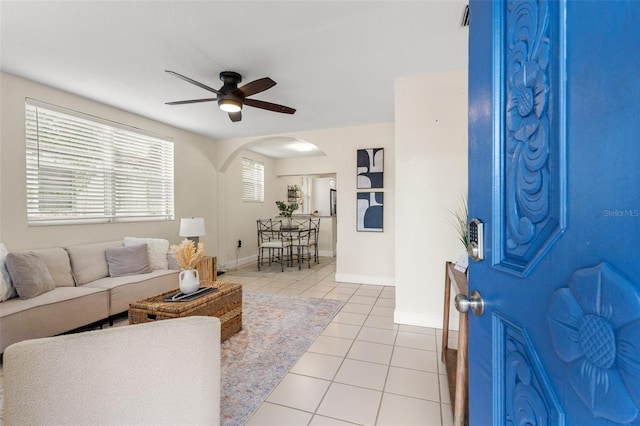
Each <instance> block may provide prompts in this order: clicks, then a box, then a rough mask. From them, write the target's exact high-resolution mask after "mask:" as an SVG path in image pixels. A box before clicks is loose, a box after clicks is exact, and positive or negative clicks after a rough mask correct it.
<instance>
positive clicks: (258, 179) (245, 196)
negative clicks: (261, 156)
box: [242, 158, 264, 202]
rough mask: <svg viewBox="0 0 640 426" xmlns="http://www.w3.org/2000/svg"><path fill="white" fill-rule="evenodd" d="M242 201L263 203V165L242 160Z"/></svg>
mask: <svg viewBox="0 0 640 426" xmlns="http://www.w3.org/2000/svg"><path fill="white" fill-rule="evenodd" d="M242 201H253V202H263V201H264V164H262V163H259V162H257V161H254V160H250V159H248V158H243V159H242Z"/></svg>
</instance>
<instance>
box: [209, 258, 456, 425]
mask: <svg viewBox="0 0 640 426" xmlns="http://www.w3.org/2000/svg"><path fill="white" fill-rule="evenodd" d="M335 270H336V268H335V261H334V260H333V259H330V258H321V259H320V264H319V265H314V266H313V267H312V268H311V269H307V268H306V267H303V268H302V270H300V271H299V270H298V269H297V267H295V268H286V269H285V272H280V265H274V266H272V267H268V266H265V267H264V268H263V270H262V271H258V270H257V267H256V264H255V263H254V264H250V265H246V266H243V267H240V268H238V269H237V270H234V271H228V272H227V273H226V274H224V275H222V276H220V277H219V280H220V281H230V282H237V283H240V284H243V287H244V289H245V290H250V291H257V292H265V293H279V294H289V295H300V296H309V297H320V298H326V299H339V300H343V301H345V305H344V306H343V308H342V309H341V310H340V312H339V313H338V314H337V315H336V316H335V318H334V319H333V321H332V322H331V323H330V324H329V325H328V326H327V327H326V328H325V330H324V331H323V332H322V334H321V335H320V336H319V337H318V338H317V339H316V340H315V341H314V342H313V344H312V345H311V346H310V347H309V349H308V350H307V352H305V353H304V354H303V355H302V357H301V358H300V359H299V360H298V362H297V363H296V364H295V365H294V366H293V367H292V368H291V370H290V371H289V372H288V373H287V374H286V375H285V377H284V378H283V379H282V381H281V382H280V383H279V384H278V385H277V386H276V387H275V388H274V389H273V391H272V392H271V394H270V395H269V396H268V397H267V398H266V400H265V402H263V403H262V405H261V406H260V407H259V408H258V409H257V410H256V412H255V413H254V414H253V415H252V417H251V418H250V419H249V420H248V422H247V423H246V424H247V425H248V426H271V425H273V426H276V425H277V426H283V425H296V426H297V425H311V426H323V425H354V424H356V425H380V426H382V425H392V426H409V425H420V426H431V425H451V424H453V421H452V412H451V405H450V404H451V402H450V398H449V391H448V384H447V376H446V371H445V368H444V364H442V363H441V362H440V357H439V354H440V346H441V344H440V341H441V330H439V329H433V328H424V327H415V326H407V325H399V324H395V323H394V322H393V311H394V307H395V289H394V287H391V286H376V285H365V284H351V283H339V282H335V281H334V276H335ZM455 339H456V333H455V332H451V333H450V342H451V344H454V341H455Z"/></svg>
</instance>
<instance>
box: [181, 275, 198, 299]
mask: <svg viewBox="0 0 640 426" xmlns="http://www.w3.org/2000/svg"><path fill="white" fill-rule="evenodd" d="M199 288H200V275H199V274H198V271H197V270H195V269H186V270H184V271H180V291H181V292H182V293H184V294H189V293H193V292H194V291H196V290H198V289H199Z"/></svg>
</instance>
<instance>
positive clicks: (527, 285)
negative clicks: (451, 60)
mask: <svg viewBox="0 0 640 426" xmlns="http://www.w3.org/2000/svg"><path fill="white" fill-rule="evenodd" d="M469 215H470V218H474V217H475V218H478V219H480V220H481V221H482V222H483V223H484V247H483V248H484V259H483V260H481V261H479V262H471V265H470V268H469V290H470V291H471V290H478V291H479V292H480V293H481V295H482V297H483V299H484V302H485V306H486V307H485V311H484V313H483V314H482V315H481V316H475V315H472V314H469V315H470V316H469V404H470V405H469V411H470V423H471V424H472V425H506V424H509V425H511V424H518V425H519V424H536V425H537V424H548V425H581V426H582V425H609V424H611V425H613V424H632V423H635V424H637V423H639V422H640V2H639V1H634V0H630V1H566V2H565V1H543V0H538V1H520V0H511V1H492V2H491V1H482V0H479V1H475V0H471V4H470V33H469Z"/></svg>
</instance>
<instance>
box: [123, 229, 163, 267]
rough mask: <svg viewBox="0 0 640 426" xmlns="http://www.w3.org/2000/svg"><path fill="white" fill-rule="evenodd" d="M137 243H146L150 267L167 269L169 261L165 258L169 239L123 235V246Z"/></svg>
mask: <svg viewBox="0 0 640 426" xmlns="http://www.w3.org/2000/svg"><path fill="white" fill-rule="evenodd" d="M139 244H146V245H147V253H148V254H149V265H150V266H151V269H153V270H156V269H169V261H168V260H167V252H168V251H169V241H168V240H163V239H161V238H137V237H125V238H124V246H125V247H131V246H137V245H139Z"/></svg>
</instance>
